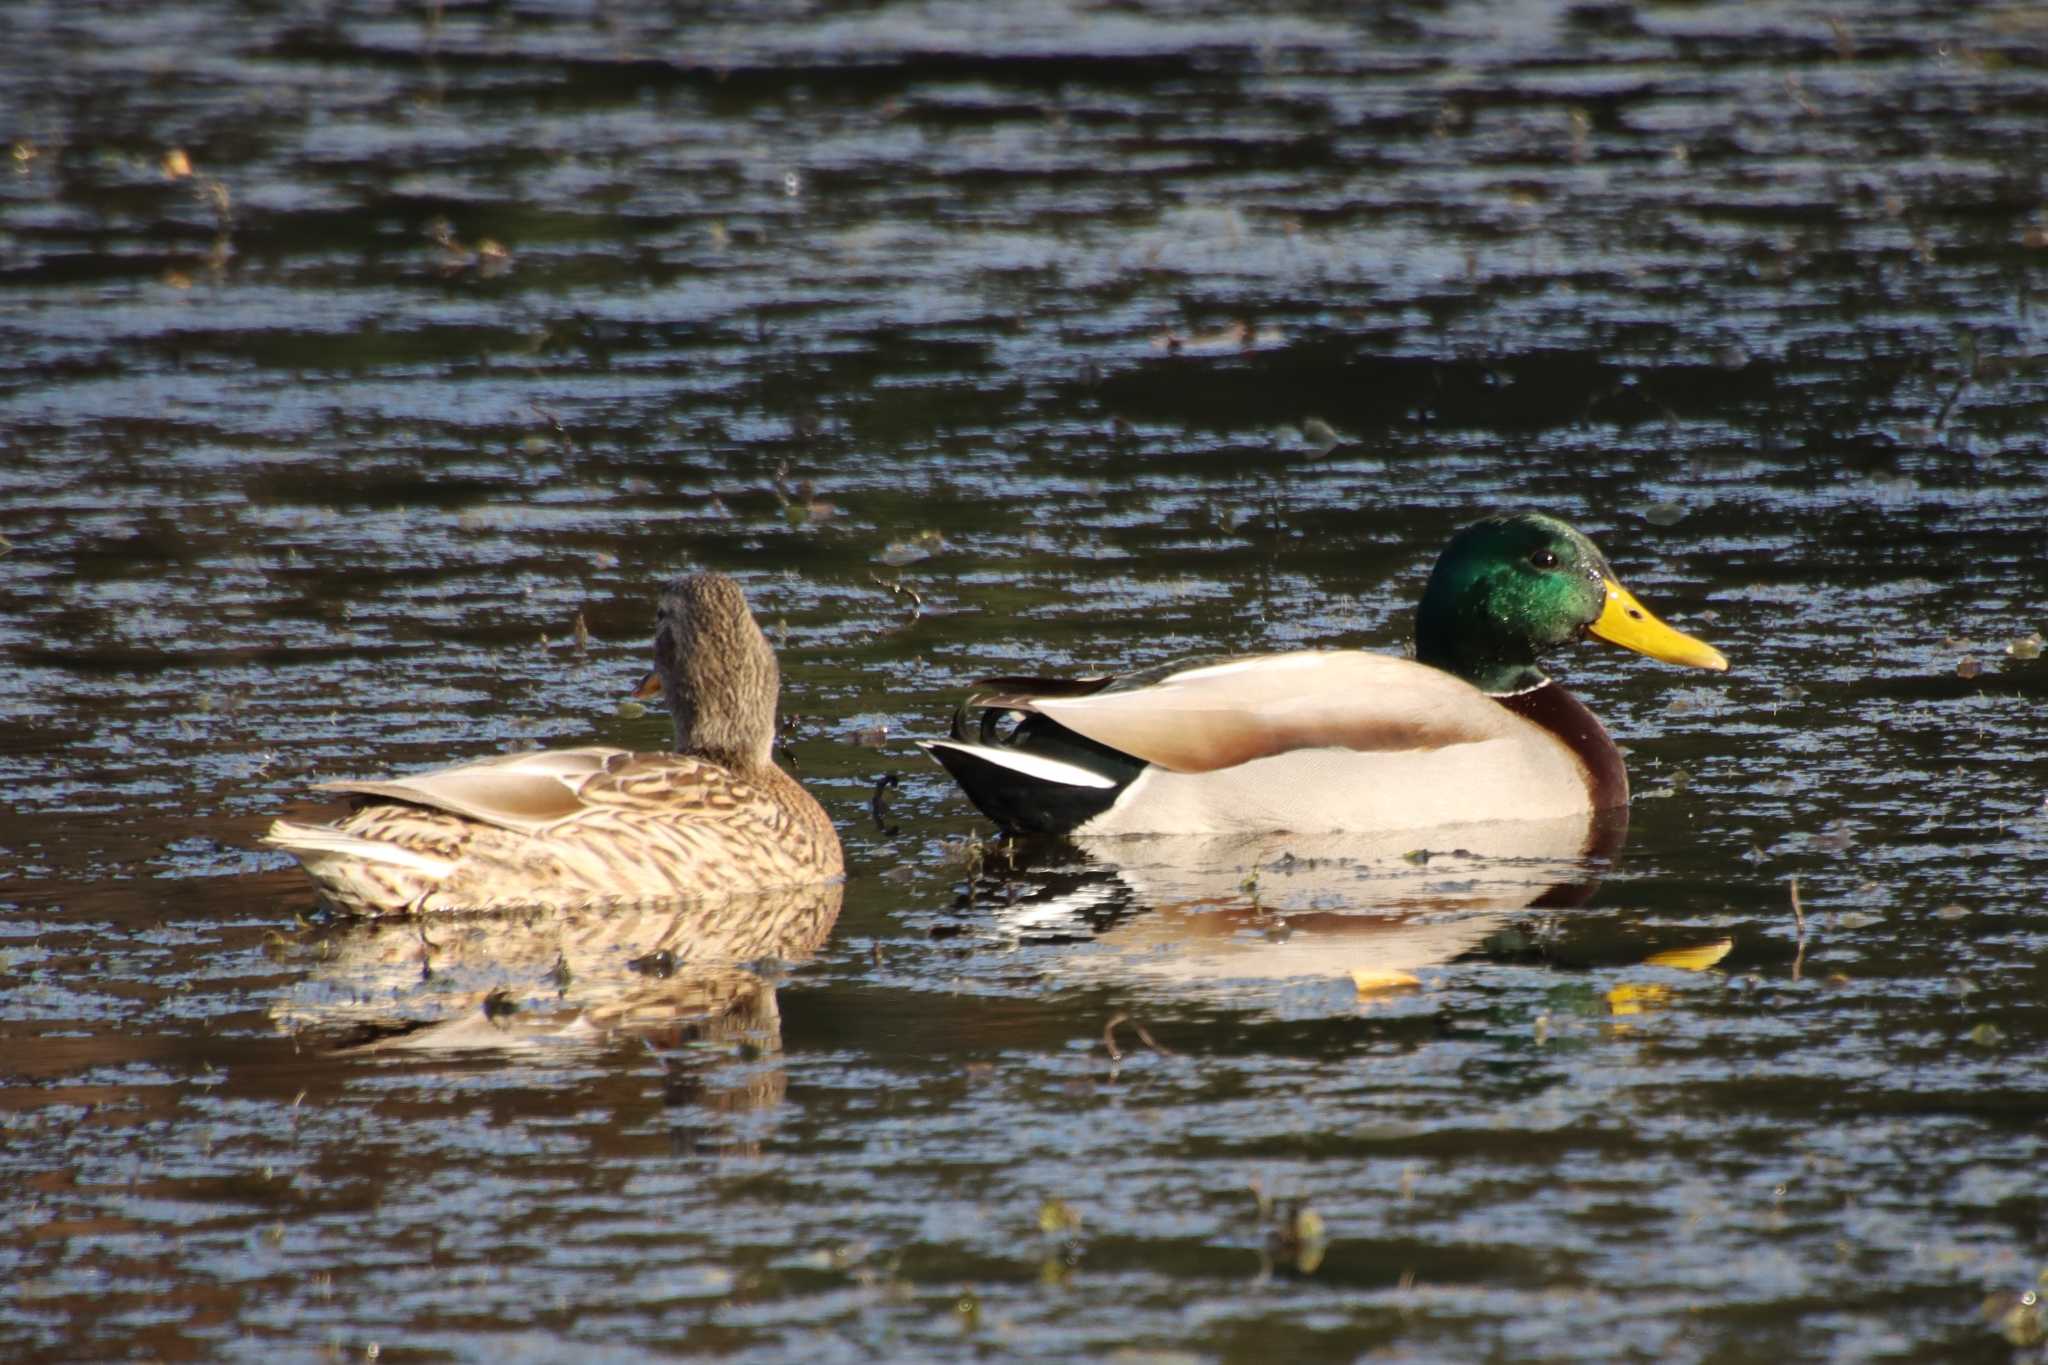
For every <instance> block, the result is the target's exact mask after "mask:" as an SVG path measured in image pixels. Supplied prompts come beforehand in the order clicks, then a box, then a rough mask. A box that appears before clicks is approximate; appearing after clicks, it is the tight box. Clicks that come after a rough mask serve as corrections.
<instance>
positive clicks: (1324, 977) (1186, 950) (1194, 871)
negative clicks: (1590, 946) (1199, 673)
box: [977, 807, 1628, 1012]
mask: <svg viewBox="0 0 2048 1365" xmlns="http://www.w3.org/2000/svg"><path fill="white" fill-rule="evenodd" d="M1627 832H1628V811H1627V808H1626V807H1622V808H1619V809H1614V810H1608V811H1602V812H1597V813H1593V814H1591V815H1582V816H1573V817H1569V818H1565V819H1557V820H1511V821H1493V822H1488V823H1483V824H1469V825H1452V826H1443V827H1439V828H1436V829H1431V830H1427V831H1407V832H1404V833H1397V834H1379V835H1371V834H1313V835H1298V834H1256V835H1147V836H1139V837H1132V838H1123V839H1090V840H1088V841H1086V843H1085V844H1079V845H1077V844H1070V843H1066V842H1063V841H1057V840H1043V839H1029V840H1019V841H1016V842H1014V843H1012V844H1010V845H1009V846H1008V847H1009V849H1010V851H1011V854H1012V857H1011V860H1010V862H1009V864H1008V866H1009V867H1010V868H1012V869H1013V872H1014V875H1012V876H1010V877H1008V878H1005V879H1002V880H1000V881H999V882H998V884H996V885H995V886H993V887H989V886H983V887H980V888H977V895H978V896H979V895H981V894H982V893H983V892H986V891H991V890H992V891H993V892H994V895H993V897H992V898H993V899H995V900H997V902H998V903H999V904H1001V906H1002V908H1001V909H1000V910H998V911H997V916H998V922H999V924H1000V925H1001V928H1002V930H1003V932H1005V933H1006V934H1007V935H1009V936H1010V937H1011V938H1012V939H1013V941H1015V942H1017V943H1020V944H1040V945H1047V944H1070V945H1074V946H1075V949H1076V951H1074V952H1072V953H1070V954H1068V955H1066V956H1064V957H1063V958H1062V959H1061V963H1060V967H1059V969H1058V970H1059V971H1060V973H1061V974H1062V975H1063V976H1066V977H1068V978H1069V979H1081V980H1090V979H1092V980H1100V981H1103V982H1106V983H1107V982H1122V983H1130V984H1137V985H1141V986H1146V987H1151V988H1156V989H1157V990H1158V991H1160V992H1162V993H1167V994H1171V995H1172V996H1173V997H1174V998H1177V999H1178V998H1186V997H1188V996H1196V997H1200V998H1202V999H1205V1000H1207V1001H1209V1002H1211V1003H1216V1004H1224V1005H1232V1006H1241V1005H1277V1004H1282V1003H1283V1001H1284V1002H1285V1005H1286V1008H1287V1009H1288V1010H1289V1012H1293V1011H1294V1010H1296V1009H1301V1008H1305V1009H1307V1010H1309V1011H1310V1012H1327V1011H1328V1009H1329V1008H1331V1007H1333V1006H1334V1005H1335V1003H1336V1002H1337V1001H1338V1000H1339V999H1341V1000H1342V1001H1343V1002H1344V1005H1345V1007H1346V1008H1349V1007H1350V1006H1351V1005H1352V1004H1353V1003H1354V1002H1356V1001H1358V1000H1360V999H1370V998H1375V997H1376V995H1377V993H1378V992H1381V991H1383V990H1385V989H1388V988H1390V987H1396V988H1397V987H1399V986H1401V985H1412V984H1415V979H1414V978H1413V976H1412V975H1411V974H1412V973H1413V972H1415V971H1417V970H1419V969H1422V968H1426V967H1433V966H1439V965H1442V964H1444V963H1447V962H1450V961H1452V960H1453V959H1455V958H1457V957H1459V956H1461V955H1463V954H1466V953H1470V952H1472V951H1474V950H1476V949H1478V948H1479V947H1480V946H1481V945H1482V944H1483V943H1485V941H1486V940H1487V939H1488V938H1489V937H1491V936H1493V935H1495V934H1497V933H1499V932H1500V931H1501V930H1503V929H1505V928H1507V927H1509V926H1510V925H1512V924H1513V923H1514V922H1515V921H1516V919H1517V918H1518V912H1524V911H1529V910H1559V909H1569V908H1571V907H1574V906H1578V905H1583V904H1585V903H1586V902H1587V901H1588V900H1590V899H1591V898H1592V896H1593V894H1594V892H1595V891H1596V890H1597V889H1598V886H1599V881H1600V878H1601V876H1602V875H1604V873H1605V872H1606V871H1607V869H1608V868H1610V867H1611V866H1612V865H1613V863H1614V860H1615V859H1616V857H1617V856H1618V855H1619V853H1620V851H1621V848H1622V844H1623V842H1624V841H1625V839H1626V837H1627ZM987 866H988V867H989V868H990V869H991V875H994V873H995V869H997V868H1000V867H1001V866H1003V864H1002V863H1001V862H999V861H995V860H991V861H990V862H989V863H988V864H987Z"/></svg>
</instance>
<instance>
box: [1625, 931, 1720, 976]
mask: <svg viewBox="0 0 2048 1365" xmlns="http://www.w3.org/2000/svg"><path fill="white" fill-rule="evenodd" d="M1734 947H1735V940H1734V939H1732V938H1722V939H1715V940H1714V941H1713V942H1712V943H1702V944H1701V945H1700V946H1699V947H1697V948H1672V949H1668V950H1667V951H1665V952H1661V953H1651V954H1650V955H1649V956H1648V957H1646V958H1644V959H1643V965H1644V966H1645V967H1676V968H1677V969H1678V970H1679V971H1681V972H1703V971H1705V970H1706V969H1707V968H1709V967H1711V966H1713V965H1714V964H1715V963H1717V962H1719V961H1720V960H1721V959H1722V958H1724V957H1726V956H1728V954H1729V952H1730V951H1731V950H1732V949H1733V948H1734Z"/></svg>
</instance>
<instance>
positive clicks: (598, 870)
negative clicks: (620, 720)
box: [264, 573, 843, 915]
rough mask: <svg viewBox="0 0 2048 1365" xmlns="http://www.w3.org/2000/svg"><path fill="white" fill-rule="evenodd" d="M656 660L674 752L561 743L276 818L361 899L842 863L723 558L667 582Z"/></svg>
mask: <svg viewBox="0 0 2048 1365" xmlns="http://www.w3.org/2000/svg"><path fill="white" fill-rule="evenodd" d="M654 666H655V671H656V673H657V674H659V676H660V678H661V684H662V692H663V695H664V696H665V697H666V699H667V701H668V707H669V710H670V712H671V713H672V714H673V715H674V716H675V724H676V752H675V753H672V754H635V753H629V752H627V751H626V750H624V749H608V748H587V749H551V750H546V751H543V752H540V753H530V754H507V755H503V756H500V757H496V758H487V759H482V760H480V761H478V762H475V763H464V764H459V765H457V766H455V767H452V768H437V769H435V770H433V771H431V772H424V773H415V774H413V775H412V776H410V777H401V778H393V779H388V780H384V781H355V782H327V783H322V784H321V788H322V789H323V790H327V791H340V792H347V793H350V794H352V795H355V796H358V797H363V798H368V799H367V800H365V801H364V803H363V804H362V805H360V806H359V807H358V808H357V809H356V811H355V812H354V813H353V814H351V815H350V816H348V817H347V818H346V819H344V820H342V821H340V822H338V823H336V824H332V825H305V824H297V823H294V822H292V821H288V820H279V821H277V822H276V823H275V824H273V825H272V826H271V827H270V831H269V832H268V833H267V834H266V835H265V836H264V842H265V843H269V844H273V845H275V846H277V847H279V848H284V849H288V850H289V851H290V852H291V853H292V854H294V855H295V856H296V857H297V858H298V859H299V861H300V862H301V863H303V864H304V865H305V868H306V871H307V872H308V873H310V874H311V875H312V877H313V880H314V881H316V882H318V883H319V885H320V889H321V891H322V892H323V893H325V895H326V896H327V898H328V899H329V900H330V901H332V902H333V903H334V904H335V905H337V906H339V907H340V908H342V909H344V910H348V911H352V912H354V913H357V914H368V915H387V914H411V913H416V912H420V911H431V910H494V909H505V908H510V907H516V906H547V907H554V908H569V907H586V906H598V905H603V904H608V903H620V902H629V901H646V900H652V899H660V898H670V897H677V896H721V895H730V894H734V893H738V892H746V891H759V890H763V889H766V888H770V887H783V886H800V885H806V884H809V883H812V882H820V881H826V880H830V879H832V878H835V877H838V876H839V875H840V874H841V872H842V870H843V865H842V862H841V859H840V852H839V837H838V835H837V834H835V833H834V832H833V829H832V822H831V821H830V820H829V819H827V818H826V815H825V812H824V810H823V809H822V808H821V807H820V806H819V805H818V803H817V802H816V801H815V800H813V799H812V798H811V796H810V794H809V793H808V792H806V791H805V790H804V789H803V787H802V786H800V785H799V784H798V783H797V782H796V780H795V779H794V778H792V777H790V776H789V775H788V774H787V773H785V772H783V771H782V770H781V769H780V768H778V767H776V766H775V761H774V758H773V747H774V740H775V701H776V695H777V692H778V690H779V687H780V679H779V674H778V671H777V669H776V665H775V652H774V650H772V649H771V648H769V645H768V641H767V638H766V637H765V636H763V635H762V634H761V628H760V626H758V625H757V624H755V622H754V617H753V613H751V612H749V611H748V610H747V602H746V598H745V597H744V596H742V595H741V593H740V590H739V586H738V585H737V584H735V583H734V582H733V581H732V580H731V579H729V578H726V577H725V576H724V575H722V574H714V573H698V574H690V575H687V576H685V577H682V578H678V579H676V580H675V581H674V582H672V583H670V584H669V585H668V587H667V588H666V589H664V590H663V592H662V597H661V610H660V613H659V615H658V617H657V626H656V632H655V640H654Z"/></svg>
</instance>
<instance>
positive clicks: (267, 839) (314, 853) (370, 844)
mask: <svg viewBox="0 0 2048 1365" xmlns="http://www.w3.org/2000/svg"><path fill="white" fill-rule="evenodd" d="M263 842H264V843H266V844H273V845H275V846H276V847H278V848H282V849H286V850H289V851H290V852H292V853H294V854H297V855H298V856H299V859H300V861H302V862H305V861H318V860H320V859H321V858H349V859H353V860H355V861H357V862H365V863H377V864H381V865H383V866H385V867H402V868H405V869H407V870H409V871H412V872H417V873H420V874H421V875H422V876H427V877H433V878H436V879H438V878H442V877H446V876H447V875H448V874H449V873H451V872H453V871H454V870H455V864H454V863H452V862H450V861H449V860H448V859H446V858H436V857H434V856H433V855H432V854H430V853H419V852H415V851H414V850H412V849H409V848H404V847H401V846H400V845H398V844H387V843H385V842H384V841H382V840H381V839H365V838H362V837H360V836H359V835H354V834H344V833H342V832H341V831H340V830H338V829H335V828H333V827H331V826H327V825H297V824H293V823H292V822H291V821H289V820H279V821H277V822H275V823H274V824H272V825H271V827H270V829H269V830H268V831H267V832H266V833H265V834H264V836H263Z"/></svg>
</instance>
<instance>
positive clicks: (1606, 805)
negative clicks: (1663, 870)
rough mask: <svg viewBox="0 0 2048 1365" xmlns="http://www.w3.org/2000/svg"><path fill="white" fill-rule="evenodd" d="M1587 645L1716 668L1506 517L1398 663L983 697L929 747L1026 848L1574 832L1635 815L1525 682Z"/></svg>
mask: <svg viewBox="0 0 2048 1365" xmlns="http://www.w3.org/2000/svg"><path fill="white" fill-rule="evenodd" d="M1584 634H1593V635H1597V636H1599V637H1600V638H1602V639H1605V640H1609V641H1612V642H1614V643H1617V644H1620V645H1623V646H1624V647H1626V648H1629V649H1633V650H1636V651H1637V652H1639V653H1643V654H1647V655H1649V656H1650V657H1652V658H1655V659H1660V660H1664V661H1666V662H1671V663H1678V664H1684V665H1689V666H1693V667H1698V668H1708V669H1714V670H1717V671H1719V670H1723V669H1726V668H1727V666H1728V662H1727V660H1726V658H1725V657H1723V656H1722V654H1721V652H1720V651H1719V650H1717V649H1715V648H1713V647H1712V646H1711V645H1707V644H1705V643H1703V642H1701V641H1699V640H1695V639H1693V638H1692V637H1691V636H1689V635H1686V634H1683V633H1682V632H1680V631H1677V630H1675V629H1673V628H1672V627H1670V626H1668V625H1666V624H1664V623H1663V622H1662V621H1659V620H1658V619H1657V618H1656V617H1655V616H1654V615H1652V614H1651V613H1650V611H1649V610H1648V609H1647V608H1645V607H1644V606H1643V605H1642V604H1641V603H1640V602H1638V601H1637V600H1636V599H1635V597H1634V596H1633V595H1632V594H1631V593H1629V591H1628V590H1627V589H1626V588H1624V587H1622V585H1621V583H1620V582H1619V580H1618V579H1617V578H1616V577H1615V575H1614V573H1613V571H1612V569H1610V568H1609V567H1608V564H1607V560H1606V558H1605V556H1603V555H1602V554H1601V553H1600V551H1599V549H1598V548H1597V547H1596V546H1594V544H1593V543H1592V542H1591V541H1590V540H1588V539H1587V538H1586V537H1585V536H1584V535H1582V534H1581V533H1580V532H1578V531H1576V530H1574V529H1573V528H1572V527H1570V526H1568V525H1566V524H1565V523H1563V522H1561V521H1558V520H1557V519H1556V518H1553V517H1547V516H1543V515H1541V514H1537V513H1520V514H1515V515H1511V516H1500V517H1489V518H1487V519H1486V520H1484V521H1481V522H1479V523H1477V524H1475V525H1473V526H1470V527H1467V528H1466V529H1465V530H1464V531H1461V532H1460V533H1459V534H1458V535H1457V536H1456V537H1454V538H1453V539H1452V541H1451V543H1450V544H1449V545H1448V546H1447V547H1446V548H1445V550H1444V552H1443V554H1442V555H1441V556H1440V557H1439V558H1438V560H1437V563H1436V567H1435V569H1434V570H1433V571H1432V573H1431V575H1430V580H1429V584H1428V586H1427V587H1426V589H1425V590H1424V593H1423V597H1422V601H1421V603H1420V604H1419V606H1418V608H1417V611H1416V628H1415V639H1416V657H1415V659H1413V660H1407V659H1398V658H1393V657H1389V656H1386V655H1379V654H1368V653H1364V652H1361V651H1357V650H1328V651H1301V652H1296V653H1290V654H1272V655H1260V656H1254V657H1250V658H1240V659H1229V660H1223V661H1197V662H1196V663H1194V664H1191V665H1187V666H1176V667H1169V668H1166V669H1163V670H1159V671H1157V672H1154V673H1150V674H1145V675H1139V676H1135V677H1130V678H1093V679H1086V680H1080V681H1063V680H1050V679H1039V678H1004V679H995V680H991V681H990V682H988V683H986V684H984V687H985V688H986V689H987V690H985V691H983V692H980V693H978V694H976V695H974V696H972V697H970V698H969V699H968V701H967V703H966V704H965V705H964V706H963V708H962V711H961V713H960V714H958V715H956V717H955V721H954V732H953V735H952V737H951V738H950V739H945V740H929V741H925V742H924V747H925V748H926V750H927V751H928V752H930V753H931V755H932V756H933V757H934V758H935V759H937V760H938V761H939V763H940V764H942V765H943V766H944V767H945V768H946V769H947V771H948V772H950V773H952V775H953V776H954V778H955V779H956V780H957V781H958V782H959V783H960V785H961V787H962V788H963V789H964V790H965V791H966V792H967V795H968V797H969V798H970V799H971V800H973V802H974V803H975V805H976V806H978V807H979V808H980V809H981V810H982V812H983V813H984V814H986V815H988V816H989V817H990V818H991V819H993V820H995V821H996V822H997V823H998V824H1001V825H1003V826H1005V827H1006V828H1009V829H1013V830H1018V831H1023V832H1047V833H1060V834H1076V835H1107V834H1141V833H1181V834H1207V833H1234V832H1248V831H1256V830H1293V831H1299V832H1304V833H1307V832H1321V831H1360V832H1377V831H1383V830H1393V829H1417V828H1424V827H1429V826H1435V825H1446V824H1462V823H1471V822H1482V821H1495V820H1527V819H1554V818H1557V817H1560V816H1572V815H1579V814H1583V813H1588V812H1592V811H1598V810H1603V809H1610V808H1613V807H1617V806H1623V805H1626V804H1627V801H1628V776H1627V772H1626V770H1625V769H1624V767H1623V765H1622V761H1621V755H1620V753H1619V751H1618V750H1617V749H1616V748H1615V746H1614V743H1613V741H1612V740H1610V739H1609V738H1608V736H1607V732H1606V730H1605V729H1604V728H1603V727H1602V726H1601V724H1600V722H1599V721H1598V720H1597V719H1596V718H1595V717H1594V716H1593V715H1592V713H1591V712H1589V711H1587V710H1586V708H1585V707H1584V706H1583V705H1581V704H1580V703H1579V702H1578V700H1577V699H1576V698H1574V697H1573V696H1572V695H1571V694H1570V693H1568V692H1567V691H1565V689H1564V688H1562V687H1560V686H1559V685H1558V684H1557V683H1555V682H1553V681H1552V680H1551V679H1550V678H1549V677H1548V676H1546V675H1545V674H1544V672H1543V671H1542V669H1541V667H1540V666H1539V664H1538V657H1539V656H1540V655H1541V654H1543V653H1545V652H1547V651H1549V650H1551V649H1554V648H1556V647H1558V646H1560V645H1563V644H1566V643H1568V642H1570V641H1572V640H1574V639H1576V638H1578V637H1580V636H1581V635H1584ZM969 712H978V713H979V718H978V724H977V725H976V726H975V727H974V728H973V730H972V732H971V733H970V730H969V727H968V725H967V713H969ZM1013 715H1014V716H1017V717H1019V718H1020V719H1019V720H1018V721H1017V723H1016V724H1015V726H1014V727H1013V728H1011V729H1009V730H1007V731H1005V730H1004V729H1003V727H1002V723H1001V722H1002V721H1003V720H1004V719H1005V718H1007V717H1009V716H1013Z"/></svg>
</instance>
